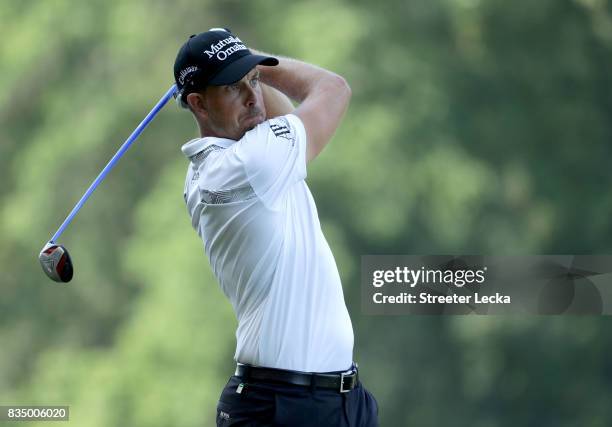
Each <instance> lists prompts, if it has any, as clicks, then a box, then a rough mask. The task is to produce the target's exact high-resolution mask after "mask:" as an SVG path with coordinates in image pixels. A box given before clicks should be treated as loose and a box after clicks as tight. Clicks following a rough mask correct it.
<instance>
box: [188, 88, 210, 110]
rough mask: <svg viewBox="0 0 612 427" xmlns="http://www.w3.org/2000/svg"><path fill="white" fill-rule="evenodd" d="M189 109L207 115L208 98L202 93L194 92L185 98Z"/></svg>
mask: <svg viewBox="0 0 612 427" xmlns="http://www.w3.org/2000/svg"><path fill="white" fill-rule="evenodd" d="M185 100H186V101H187V104H188V105H189V109H190V110H191V111H192V112H193V113H194V114H196V115H198V116H207V115H208V110H207V108H206V100H205V99H204V96H203V95H202V94H200V93H195V92H192V93H190V94H189V95H187V97H186V98H185Z"/></svg>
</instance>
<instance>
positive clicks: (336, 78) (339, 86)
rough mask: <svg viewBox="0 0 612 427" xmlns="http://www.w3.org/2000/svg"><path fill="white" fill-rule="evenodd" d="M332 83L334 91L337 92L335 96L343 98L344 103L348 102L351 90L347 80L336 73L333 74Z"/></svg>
mask: <svg viewBox="0 0 612 427" xmlns="http://www.w3.org/2000/svg"><path fill="white" fill-rule="evenodd" d="M333 85H334V91H335V92H336V93H337V96H338V97H339V98H340V99H342V100H344V101H345V102H346V104H348V103H349V101H350V99H351V95H352V94H353V92H352V90H351V87H350V86H349V84H348V82H347V81H346V79H345V78H344V77H342V76H340V75H338V74H334V75H333Z"/></svg>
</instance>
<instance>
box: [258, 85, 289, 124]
mask: <svg viewBox="0 0 612 427" xmlns="http://www.w3.org/2000/svg"><path fill="white" fill-rule="evenodd" d="M261 91H262V92H263V99H264V104H265V106H266V119H273V118H274V117H279V116H284V115H286V114H289V113H291V112H292V111H293V110H295V107H294V106H293V104H292V103H291V101H290V100H289V98H287V95H285V94H283V93H282V92H280V91H279V90H277V89H274V88H273V87H271V86H268V85H266V84H263V83H262V85H261Z"/></svg>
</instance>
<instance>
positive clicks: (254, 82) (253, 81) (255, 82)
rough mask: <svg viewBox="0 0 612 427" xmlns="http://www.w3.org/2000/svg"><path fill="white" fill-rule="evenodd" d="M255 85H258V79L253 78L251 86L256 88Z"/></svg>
mask: <svg viewBox="0 0 612 427" xmlns="http://www.w3.org/2000/svg"><path fill="white" fill-rule="evenodd" d="M257 83H259V77H253V78H252V79H251V86H253V87H255V86H257Z"/></svg>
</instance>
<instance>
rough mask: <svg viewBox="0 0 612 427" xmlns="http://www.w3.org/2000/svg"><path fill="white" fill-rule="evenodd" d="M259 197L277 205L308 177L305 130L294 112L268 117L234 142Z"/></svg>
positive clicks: (234, 147)
mask: <svg viewBox="0 0 612 427" xmlns="http://www.w3.org/2000/svg"><path fill="white" fill-rule="evenodd" d="M232 148H233V149H234V150H235V154H236V157H237V158H238V159H239V161H240V162H241V163H242V165H243V167H244V170H245V172H246V175H247V179H248V180H249V182H250V184H251V186H252V187H253V190H254V191H255V194H256V195H257V197H258V198H259V199H260V200H262V201H263V203H264V204H265V205H266V206H267V207H268V208H270V209H274V210H276V209H278V208H279V206H280V203H281V202H282V201H283V200H284V196H285V195H286V194H287V190H288V189H289V188H291V186H293V185H295V184H296V183H297V182H299V181H302V180H304V179H306V131H305V129H304V125H303V124H302V121H301V120H300V119H299V118H298V117H297V116H295V115H293V114H289V115H286V116H281V117H276V118H274V119H270V120H267V121H265V122H263V123H262V124H260V125H258V126H257V127H255V128H254V129H252V130H250V131H249V132H247V133H246V134H245V135H244V137H243V138H242V139H241V140H240V141H238V142H237V143H236V144H234V145H233V146H232Z"/></svg>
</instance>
